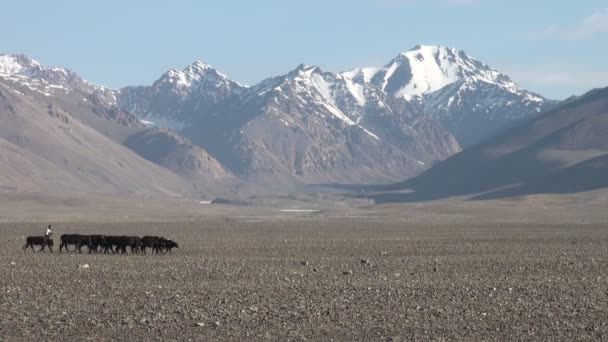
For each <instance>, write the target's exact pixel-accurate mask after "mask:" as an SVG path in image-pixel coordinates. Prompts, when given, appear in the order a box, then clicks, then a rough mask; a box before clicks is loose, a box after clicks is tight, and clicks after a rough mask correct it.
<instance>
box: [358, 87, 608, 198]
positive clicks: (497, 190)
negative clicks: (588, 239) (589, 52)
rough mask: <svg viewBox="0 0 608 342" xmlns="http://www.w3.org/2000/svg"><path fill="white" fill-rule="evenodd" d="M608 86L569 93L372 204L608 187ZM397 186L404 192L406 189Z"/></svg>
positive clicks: (384, 191) (387, 190) (384, 190)
mask: <svg viewBox="0 0 608 342" xmlns="http://www.w3.org/2000/svg"><path fill="white" fill-rule="evenodd" d="M607 137H608V88H603V89H595V90H592V91H590V92H588V93H587V94H584V95H582V96H579V97H572V98H570V99H568V100H566V101H564V102H562V103H560V104H559V105H557V106H556V107H555V108H553V109H552V110H549V111H547V112H545V113H543V114H541V115H539V116H537V117H535V118H534V119H532V120H531V121H528V122H525V123H523V124H521V125H519V126H517V127H514V128H512V129H509V130H507V131H505V132H503V133H501V134H499V135H497V136H495V137H493V138H491V139H488V140H486V141H484V142H482V143H479V144H477V145H476V146H474V147H472V148H469V149H467V150H465V151H463V152H462V153H459V154H457V155H455V156H453V157H451V158H448V159H447V160H445V161H444V162H441V163H439V164H438V165H436V166H435V167H433V168H432V169H430V170H428V171H426V172H424V173H423V174H421V175H419V176H417V177H414V178H412V179H409V180H406V181H404V182H399V183H396V184H391V185H382V186H376V187H368V190H371V191H375V192H379V193H376V194H375V195H373V197H375V199H376V200H377V201H378V202H418V201H424V200H436V199H443V198H450V197H466V198H474V199H493V198H503V197H516V196H524V195H534V194H565V193H577V192H584V191H591V190H597V189H604V188H607V187H608V177H606V175H607V174H608V138H607ZM400 190H407V191H406V192H405V193H402V192H400Z"/></svg>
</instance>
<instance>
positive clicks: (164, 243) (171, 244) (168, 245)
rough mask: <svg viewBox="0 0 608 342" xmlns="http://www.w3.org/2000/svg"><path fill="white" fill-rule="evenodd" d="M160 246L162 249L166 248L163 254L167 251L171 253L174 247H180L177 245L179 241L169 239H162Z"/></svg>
mask: <svg viewBox="0 0 608 342" xmlns="http://www.w3.org/2000/svg"><path fill="white" fill-rule="evenodd" d="M160 247H161V249H163V250H164V253H163V254H167V252H169V254H171V250H172V249H173V248H179V246H178V245H177V242H175V241H173V240H169V239H164V240H161V242H160Z"/></svg>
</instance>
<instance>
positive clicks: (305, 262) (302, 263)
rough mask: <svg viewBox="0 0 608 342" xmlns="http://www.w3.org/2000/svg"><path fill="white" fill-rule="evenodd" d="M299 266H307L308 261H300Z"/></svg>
mask: <svg viewBox="0 0 608 342" xmlns="http://www.w3.org/2000/svg"><path fill="white" fill-rule="evenodd" d="M300 265H302V266H308V261H300Z"/></svg>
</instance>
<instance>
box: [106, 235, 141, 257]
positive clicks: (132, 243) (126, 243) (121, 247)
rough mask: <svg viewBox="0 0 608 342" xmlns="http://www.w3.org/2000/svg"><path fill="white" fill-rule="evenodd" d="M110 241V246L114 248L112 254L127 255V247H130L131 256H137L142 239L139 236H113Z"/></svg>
mask: <svg viewBox="0 0 608 342" xmlns="http://www.w3.org/2000/svg"><path fill="white" fill-rule="evenodd" d="M110 241H111V243H112V245H114V246H116V250H114V253H118V252H120V253H121V254H127V247H130V248H131V254H134V253H137V254H139V251H140V248H141V246H142V239H141V238H140V237H139V236H113V237H112V239H110Z"/></svg>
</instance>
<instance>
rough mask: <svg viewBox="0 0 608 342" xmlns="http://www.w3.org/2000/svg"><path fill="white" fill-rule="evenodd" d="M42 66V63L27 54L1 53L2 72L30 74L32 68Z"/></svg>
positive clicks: (6, 73) (6, 74) (0, 66)
mask: <svg viewBox="0 0 608 342" xmlns="http://www.w3.org/2000/svg"><path fill="white" fill-rule="evenodd" d="M37 68H41V65H40V63H38V62H36V61H35V60H33V59H31V58H29V57H28V56H26V55H0V74H1V75H5V76H9V75H15V74H24V75H25V74H28V73H30V72H31V71H32V70H34V69H37Z"/></svg>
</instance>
